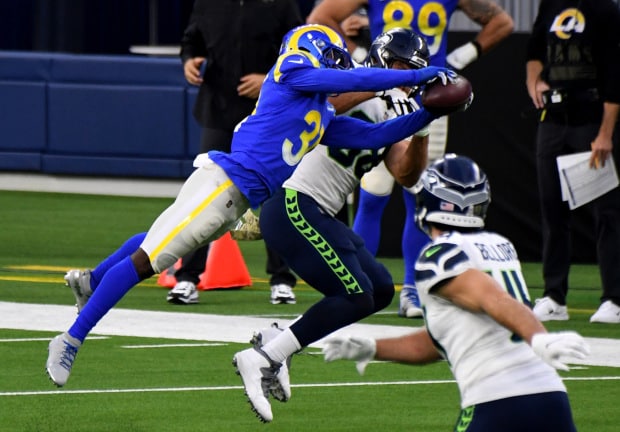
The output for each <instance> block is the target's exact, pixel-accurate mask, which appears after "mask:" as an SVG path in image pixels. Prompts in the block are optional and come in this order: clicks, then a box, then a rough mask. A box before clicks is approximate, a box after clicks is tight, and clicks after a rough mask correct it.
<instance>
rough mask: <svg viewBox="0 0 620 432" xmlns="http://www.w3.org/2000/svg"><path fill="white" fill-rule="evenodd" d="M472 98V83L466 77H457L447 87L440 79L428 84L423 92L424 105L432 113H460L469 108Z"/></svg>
mask: <svg viewBox="0 0 620 432" xmlns="http://www.w3.org/2000/svg"><path fill="white" fill-rule="evenodd" d="M471 97H472V87H471V83H470V82H469V80H468V79H467V78H465V77H464V76H462V75H457V77H456V78H455V79H454V80H453V81H449V82H448V83H447V84H446V85H443V84H442V83H441V80H440V79H436V80H435V81H432V82H431V83H429V84H427V85H426V86H425V87H424V90H423V91H422V105H424V107H425V108H426V109H428V110H431V111H432V110H440V111H444V110H445V111H447V112H452V111H460V110H464V109H465V108H467V107H468V106H469V103H470V102H471Z"/></svg>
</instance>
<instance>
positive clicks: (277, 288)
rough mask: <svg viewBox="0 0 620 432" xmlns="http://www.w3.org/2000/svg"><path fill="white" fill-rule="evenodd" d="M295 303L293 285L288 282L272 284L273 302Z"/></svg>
mask: <svg viewBox="0 0 620 432" xmlns="http://www.w3.org/2000/svg"><path fill="white" fill-rule="evenodd" d="M281 303H284V304H295V303H297V300H296V299H295V293H294V292H293V287H291V286H290V285H287V284H276V285H272V286H271V304H281Z"/></svg>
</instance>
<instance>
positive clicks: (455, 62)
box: [446, 42, 479, 71]
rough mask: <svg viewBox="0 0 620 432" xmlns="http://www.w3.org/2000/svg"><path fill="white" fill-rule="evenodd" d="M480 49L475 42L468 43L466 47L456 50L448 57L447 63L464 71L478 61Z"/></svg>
mask: <svg viewBox="0 0 620 432" xmlns="http://www.w3.org/2000/svg"><path fill="white" fill-rule="evenodd" d="M478 56H479V53H478V48H477V47H476V45H475V44H474V43H473V42H467V43H466V44H465V45H461V46H460V47H458V48H456V49H454V51H452V52H451V53H450V54H448V55H447V56H446V62H447V63H448V64H449V65H450V67H452V68H453V69H456V70H459V71H460V70H463V69H465V67H466V66H467V65H468V64H470V63H473V62H474V61H476V60H477V59H478Z"/></svg>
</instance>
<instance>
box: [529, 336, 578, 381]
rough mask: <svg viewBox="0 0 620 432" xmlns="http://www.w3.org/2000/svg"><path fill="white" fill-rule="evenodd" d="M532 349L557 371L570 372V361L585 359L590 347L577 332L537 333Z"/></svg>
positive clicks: (533, 338)
mask: <svg viewBox="0 0 620 432" xmlns="http://www.w3.org/2000/svg"><path fill="white" fill-rule="evenodd" d="M532 349H533V350H534V352H535V353H536V354H537V355H538V356H539V357H540V358H542V359H543V360H544V361H545V362H546V363H548V364H549V365H551V366H553V367H554V368H556V369H560V370H563V371H567V370H569V367H568V366H567V365H566V363H565V362H567V360H568V359H570V358H573V359H584V358H586V356H588V355H589V354H590V347H589V346H588V344H587V342H586V341H585V340H584V338H582V337H581V336H580V335H579V334H578V333H577V332H574V331H563V332H555V333H536V334H535V335H534V336H532Z"/></svg>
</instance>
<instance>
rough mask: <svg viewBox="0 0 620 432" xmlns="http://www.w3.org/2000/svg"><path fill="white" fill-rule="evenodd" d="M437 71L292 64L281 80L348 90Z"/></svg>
mask: <svg viewBox="0 0 620 432" xmlns="http://www.w3.org/2000/svg"><path fill="white" fill-rule="evenodd" d="M436 73H437V72H436V69H435V68H424V69H418V70H396V69H378V68H366V67H362V68H357V69H350V70H337V69H320V68H308V67H303V68H301V67H300V68H290V69H289V70H288V71H287V74H286V76H285V77H284V76H283V78H282V82H284V83H286V84H287V85H289V86H290V87H292V88H294V89H295V90H298V91H307V92H315V93H345V92H350V91H378V90H386V89H391V88H394V87H399V86H413V85H420V84H423V83H425V82H426V81H428V80H430V79H431V78H433V77H434V76H435V75H436Z"/></svg>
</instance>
